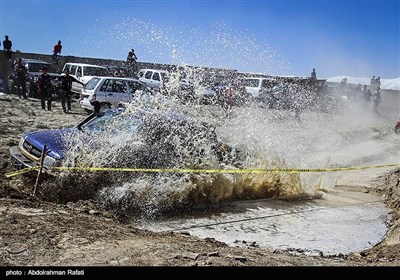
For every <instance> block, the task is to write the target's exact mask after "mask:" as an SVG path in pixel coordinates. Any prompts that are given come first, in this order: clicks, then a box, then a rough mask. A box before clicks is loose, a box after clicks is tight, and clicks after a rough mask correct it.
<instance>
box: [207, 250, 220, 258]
mask: <svg viewBox="0 0 400 280" xmlns="http://www.w3.org/2000/svg"><path fill="white" fill-rule="evenodd" d="M208 256H209V257H219V252H218V251H215V252H211V253H208Z"/></svg>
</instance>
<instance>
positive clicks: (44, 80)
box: [37, 66, 53, 111]
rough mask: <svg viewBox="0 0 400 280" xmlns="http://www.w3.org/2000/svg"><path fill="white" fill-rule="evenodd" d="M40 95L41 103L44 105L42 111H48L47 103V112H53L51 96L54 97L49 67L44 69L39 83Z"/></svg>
mask: <svg viewBox="0 0 400 280" xmlns="http://www.w3.org/2000/svg"><path fill="white" fill-rule="evenodd" d="M37 87H38V93H39V95H40V103H41V105H42V109H43V110H46V101H47V110H49V111H51V95H52V93H53V92H52V91H53V89H52V78H51V76H50V75H49V74H48V73H47V67H46V66H43V67H42V74H40V76H39V78H38V81H37Z"/></svg>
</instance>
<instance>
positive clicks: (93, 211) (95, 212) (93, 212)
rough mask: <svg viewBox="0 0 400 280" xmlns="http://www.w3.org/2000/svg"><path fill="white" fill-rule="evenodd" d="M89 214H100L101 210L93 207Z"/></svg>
mask: <svg viewBox="0 0 400 280" xmlns="http://www.w3.org/2000/svg"><path fill="white" fill-rule="evenodd" d="M89 214H90V215H99V214H100V211H97V210H93V209H92V210H90V211H89Z"/></svg>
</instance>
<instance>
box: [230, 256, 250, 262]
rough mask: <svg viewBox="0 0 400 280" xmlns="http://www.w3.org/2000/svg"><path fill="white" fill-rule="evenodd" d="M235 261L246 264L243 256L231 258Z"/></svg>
mask: <svg viewBox="0 0 400 280" xmlns="http://www.w3.org/2000/svg"><path fill="white" fill-rule="evenodd" d="M233 258H234V259H235V260H237V261H240V262H246V261H248V259H247V258H246V257H244V256H234V257H233Z"/></svg>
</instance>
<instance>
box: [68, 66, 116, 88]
mask: <svg viewBox="0 0 400 280" xmlns="http://www.w3.org/2000/svg"><path fill="white" fill-rule="evenodd" d="M65 69H68V70H69V74H70V75H71V76H73V77H75V78H76V79H77V80H78V81H81V82H82V83H84V84H86V83H87V82H88V81H89V80H90V79H91V78H92V77H94V76H97V77H98V76H111V75H110V73H109V71H108V69H107V67H104V66H99V65H93V64H85V63H69V62H68V63H65V64H64V67H63V70H62V71H63V72H64V70H65ZM81 90H82V85H81V84H78V83H76V82H73V83H72V89H71V91H72V92H73V93H76V94H78V95H79V94H80V93H81Z"/></svg>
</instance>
